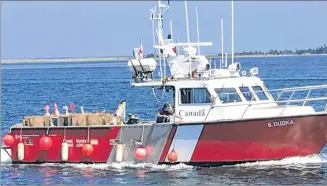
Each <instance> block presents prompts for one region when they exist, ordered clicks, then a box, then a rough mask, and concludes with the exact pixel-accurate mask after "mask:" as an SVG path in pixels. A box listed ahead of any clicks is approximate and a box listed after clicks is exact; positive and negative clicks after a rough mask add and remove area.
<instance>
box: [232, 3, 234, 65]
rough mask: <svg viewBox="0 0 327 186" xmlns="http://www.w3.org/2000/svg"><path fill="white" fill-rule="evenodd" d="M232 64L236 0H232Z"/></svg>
mask: <svg viewBox="0 0 327 186" xmlns="http://www.w3.org/2000/svg"><path fill="white" fill-rule="evenodd" d="M232 64H234V0H232Z"/></svg>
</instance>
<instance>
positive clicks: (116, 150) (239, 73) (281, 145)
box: [1, 1, 327, 166]
mask: <svg viewBox="0 0 327 186" xmlns="http://www.w3.org/2000/svg"><path fill="white" fill-rule="evenodd" d="M185 4H186V2H185ZM185 7H186V6H185ZM168 9H169V6H167V5H164V4H162V3H161V2H160V1H159V3H158V7H157V8H155V9H151V19H150V20H151V21H152V23H157V42H156V44H155V46H154V47H155V48H156V49H157V50H158V51H159V56H160V58H159V65H157V62H156V60H155V59H153V58H143V57H142V55H137V53H138V52H139V49H136V50H134V51H135V52H134V54H135V59H131V60H129V63H128V65H129V67H130V68H131V69H132V70H133V72H134V75H133V80H132V85H133V86H134V87H146V88H152V89H153V90H154V89H160V90H162V91H163V93H165V94H170V93H171V94H172V100H168V101H169V102H170V103H171V108H172V110H173V112H174V114H175V116H171V117H170V121H169V122H166V123H156V121H155V120H153V121H144V120H140V119H138V118H137V116H136V115H132V116H130V117H129V120H128V121H127V120H126V119H125V115H126V114H125V113H126V111H125V107H126V102H125V101H122V102H121V104H120V105H119V106H118V107H117V110H116V111H115V113H84V112H82V113H74V112H73V111H72V112H71V113H68V109H67V111H66V113H65V114H60V113H59V112H58V111H56V112H55V114H53V115H51V114H49V113H48V112H47V113H46V114H45V115H43V116H42V115H41V116H31V117H26V118H24V120H23V122H22V123H19V124H16V125H14V126H12V127H11V128H10V130H9V132H8V134H7V135H6V136H5V137H4V138H3V139H4V140H3V141H4V145H3V146H2V149H1V162H2V163H14V164H36V163H113V162H135V163H139V162H147V163H153V164H175V163H185V164H190V165H198V166H215V165H225V164H236V163H242V162H253V161H263V160H279V159H283V158H286V157H292V156H307V155H311V154H317V153H319V152H320V151H321V150H322V148H323V147H324V145H325V143H326V140H327V109H325V108H323V109H322V111H319V112H318V111H316V110H315V109H314V107H312V106H309V105H308V103H309V102H310V103H311V102H314V101H319V102H321V101H326V100H327V96H320V97H312V95H313V94H312V92H314V91H317V90H320V89H325V90H327V85H319V86H306V87H296V88H285V89H277V90H270V91H269V90H268V89H267V88H266V86H265V85H264V82H263V81H262V80H261V79H260V78H259V77H256V75H257V74H258V69H257V68H253V69H251V70H250V71H249V72H247V71H244V70H241V65H240V63H236V62H234V59H233V57H232V63H231V64H230V65H228V66H227V62H226V61H227V58H226V57H225V58H223V59H222V61H221V63H220V66H221V68H212V65H211V61H209V60H208V59H207V58H206V57H205V56H203V55H200V54H197V50H196V48H195V47H199V46H210V45H211V43H200V42H197V43H190V42H189V39H188V42H187V43H174V42H173V40H172V38H171V36H172V33H170V34H169V37H168V39H164V38H163V29H162V20H163V16H162V15H163V14H164V13H165V12H166V11H167V10H168ZM186 18H187V13H186ZM187 25H188V22H187ZM188 36H189V34H188ZM188 38H189V37H188ZM176 47H184V48H183V49H184V55H177V52H176ZM141 49H142V47H141ZM166 64H167V65H168V67H169V70H170V75H166V72H165V69H166V68H165V67H166ZM157 67H159V68H160V76H159V79H155V78H153V77H154V71H155V69H156V68H157ZM247 73H249V75H247ZM274 93H279V94H278V95H279V96H278V98H274V97H273V94H274ZM298 93H299V95H300V96H295V95H297V94H298ZM154 95H155V94H154ZM285 95H289V96H288V97H287V99H285V97H286V96H285ZM301 96H302V97H301ZM295 97H297V98H296V99H295ZM135 99H137V97H136V98H135ZM296 103H298V104H296ZM323 107H325V103H324V105H323ZM48 109H49V108H48V107H47V108H46V110H48ZM71 109H74V107H73V106H72V107H71ZM56 110H57V109H56ZM155 117H156V116H154V118H155Z"/></svg>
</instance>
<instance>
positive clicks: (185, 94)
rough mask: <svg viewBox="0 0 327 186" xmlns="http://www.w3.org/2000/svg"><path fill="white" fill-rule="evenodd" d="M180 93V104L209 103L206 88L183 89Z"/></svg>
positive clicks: (209, 97) (208, 94)
mask: <svg viewBox="0 0 327 186" xmlns="http://www.w3.org/2000/svg"><path fill="white" fill-rule="evenodd" d="M180 92H181V102H182V104H192V103H195V104H197V103H210V102H211V96H210V93H209V92H208V90H207V89H206V88H183V89H181V91H180Z"/></svg>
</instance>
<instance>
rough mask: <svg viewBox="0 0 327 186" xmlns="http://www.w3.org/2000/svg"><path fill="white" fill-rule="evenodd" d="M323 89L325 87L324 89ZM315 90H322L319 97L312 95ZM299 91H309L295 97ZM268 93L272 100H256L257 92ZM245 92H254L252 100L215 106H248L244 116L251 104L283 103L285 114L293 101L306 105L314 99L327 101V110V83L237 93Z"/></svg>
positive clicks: (326, 108) (326, 107) (326, 106)
mask: <svg viewBox="0 0 327 186" xmlns="http://www.w3.org/2000/svg"><path fill="white" fill-rule="evenodd" d="M323 89H325V90H324V91H322V90H323ZM315 90H318V91H319V90H320V92H318V94H320V96H318V97H310V96H312V95H313V94H312V93H313V91H315ZM299 91H307V93H302V95H300V96H302V97H301V98H294V97H296V96H294V95H296V93H298V92H299ZM262 92H264V93H266V96H269V97H271V98H272V100H260V101H257V100H255V96H254V95H258V94H257V93H262ZM244 93H250V94H252V96H251V100H249V101H247V102H240V103H237V104H228V105H226V104H220V105H215V106H213V107H233V106H247V107H246V109H245V111H244V113H243V114H242V118H243V117H244V115H245V113H246V111H247V110H248V108H250V106H253V105H268V104H277V105H278V106H281V105H282V104H284V105H285V107H284V108H283V110H282V112H281V113H280V114H283V113H284V111H285V110H286V108H287V107H289V105H290V104H292V103H302V104H301V105H300V106H305V105H306V104H307V103H308V102H312V101H326V104H325V105H324V106H325V111H326V112H327V84H326V85H317V86H303V87H294V88H282V89H273V90H260V91H252V92H251V91H250V92H241V93H237V94H239V95H242V94H244ZM273 93H275V94H276V96H277V98H276V99H274V97H273ZM285 93H289V94H290V95H289V96H282V95H283V94H285ZM297 97H299V96H297Z"/></svg>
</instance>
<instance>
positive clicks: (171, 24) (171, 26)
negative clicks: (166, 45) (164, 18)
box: [170, 21, 174, 42]
mask: <svg viewBox="0 0 327 186" xmlns="http://www.w3.org/2000/svg"><path fill="white" fill-rule="evenodd" d="M170 35H171V40H172V41H173V42H174V38H173V22H172V21H170Z"/></svg>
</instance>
